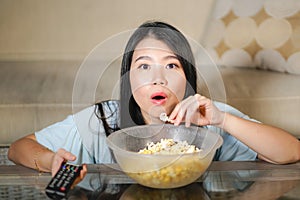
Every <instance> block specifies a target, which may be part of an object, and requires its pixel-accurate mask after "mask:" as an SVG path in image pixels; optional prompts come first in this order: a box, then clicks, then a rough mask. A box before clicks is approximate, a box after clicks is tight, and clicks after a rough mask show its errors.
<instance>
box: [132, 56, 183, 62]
mask: <svg viewBox="0 0 300 200" xmlns="http://www.w3.org/2000/svg"><path fill="white" fill-rule="evenodd" d="M168 59H176V60H178V57H177V56H174V55H169V56H165V57H164V58H163V60H168ZM139 60H153V59H152V58H151V57H150V56H140V57H138V58H137V59H135V62H137V61H139Z"/></svg>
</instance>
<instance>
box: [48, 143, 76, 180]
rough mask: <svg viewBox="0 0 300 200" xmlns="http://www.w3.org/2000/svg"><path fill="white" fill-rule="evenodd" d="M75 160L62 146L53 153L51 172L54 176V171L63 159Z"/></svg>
mask: <svg viewBox="0 0 300 200" xmlns="http://www.w3.org/2000/svg"><path fill="white" fill-rule="evenodd" d="M74 160H76V156H75V155H73V154H72V153H70V152H69V151H66V150H65V149H63V148H60V149H58V151H57V152H56V153H55V154H54V156H53V160H52V166H51V174H52V176H54V175H55V174H56V172H57V171H58V170H59V168H60V166H61V164H62V162H64V161H74Z"/></svg>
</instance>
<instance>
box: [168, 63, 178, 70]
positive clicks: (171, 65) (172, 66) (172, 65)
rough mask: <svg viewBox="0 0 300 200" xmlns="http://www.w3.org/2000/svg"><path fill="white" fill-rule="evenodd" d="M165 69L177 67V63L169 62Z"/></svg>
mask: <svg viewBox="0 0 300 200" xmlns="http://www.w3.org/2000/svg"><path fill="white" fill-rule="evenodd" d="M166 68H167V69H175V68H178V65H177V64H174V63H171V64H168V65H167V66H166Z"/></svg>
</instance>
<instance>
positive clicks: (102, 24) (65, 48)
mask: <svg viewBox="0 0 300 200" xmlns="http://www.w3.org/2000/svg"><path fill="white" fill-rule="evenodd" d="M213 2H214V1H213V0H188V1H181V0H163V1H162V0H151V1H149V0H127V1H121V0H119V1H118V0H100V1H99V0H98V1H96V0H91V1H86V0H42V1H41V0H26V1H23V0H14V1H11V0H0V5H1V6H0V44H1V45H0V60H70V59H71V60H78V59H79V60H81V59H83V58H84V57H85V56H86V55H87V54H88V53H89V52H90V51H91V50H92V49H93V48H94V47H95V46H96V45H97V44H98V43H100V42H102V41H104V40H105V39H107V38H108V37H110V36H112V35H114V34H118V33H119V32H122V31H126V30H129V29H133V28H136V27H137V26H138V25H139V24H141V23H142V22H144V21H145V20H149V19H158V20H163V21H166V22H169V23H171V24H173V25H174V26H176V27H177V28H179V29H180V30H182V31H183V32H184V33H185V34H186V35H188V36H190V37H191V38H193V39H195V40H197V41H199V40H200V38H201V35H202V34H203V32H204V30H205V25H206V20H207V18H208V17H209V13H210V10H211V7H212V6H213Z"/></svg>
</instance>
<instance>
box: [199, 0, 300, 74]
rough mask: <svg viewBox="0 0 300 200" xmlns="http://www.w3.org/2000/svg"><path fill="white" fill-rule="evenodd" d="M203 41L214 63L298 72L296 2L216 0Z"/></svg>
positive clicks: (299, 28)
mask: <svg viewBox="0 0 300 200" xmlns="http://www.w3.org/2000/svg"><path fill="white" fill-rule="evenodd" d="M203 44H204V46H205V48H206V49H207V51H208V53H209V55H210V56H211V57H212V59H213V60H214V61H215V62H216V64H218V65H225V66H238V67H257V68H261V69H269V70H274V71H279V72H288V73H294V74H300V1H299V0H251V1H249V0H216V3H215V8H214V12H213V13H212V19H211V21H210V22H209V23H208V29H207V31H206V34H205V37H204V40H203Z"/></svg>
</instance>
